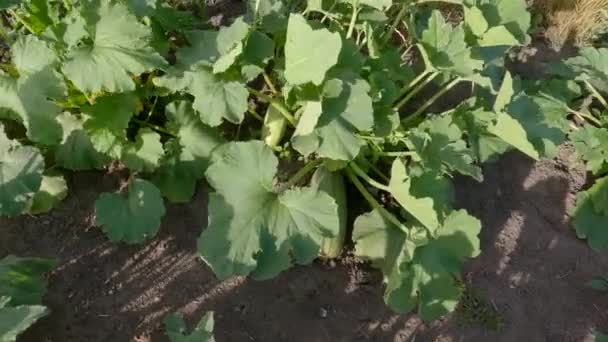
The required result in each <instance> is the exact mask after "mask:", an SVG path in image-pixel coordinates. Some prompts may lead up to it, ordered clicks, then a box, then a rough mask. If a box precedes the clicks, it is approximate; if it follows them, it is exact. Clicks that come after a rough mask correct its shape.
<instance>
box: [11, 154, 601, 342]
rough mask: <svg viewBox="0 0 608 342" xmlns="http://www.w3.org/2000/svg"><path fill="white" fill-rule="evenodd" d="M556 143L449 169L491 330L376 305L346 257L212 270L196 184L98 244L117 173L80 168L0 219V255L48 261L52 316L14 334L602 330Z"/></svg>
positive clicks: (269, 335)
mask: <svg viewBox="0 0 608 342" xmlns="http://www.w3.org/2000/svg"><path fill="white" fill-rule="evenodd" d="M571 159H572V158H571V153H570V149H568V148H563V149H562V151H561V153H560V156H559V158H557V159H556V160H544V161H541V162H538V163H534V162H533V161H531V160H529V159H527V158H526V157H524V156H522V155H521V154H518V153H511V154H508V155H506V156H505V157H503V158H502V159H501V160H500V161H498V162H496V163H494V164H491V165H488V166H486V167H485V169H484V174H485V181H484V182H483V183H481V184H479V183H477V182H475V181H473V180H470V179H466V178H459V179H457V180H456V185H457V202H458V204H459V206H461V207H464V208H466V209H468V210H470V211H471V213H473V214H474V215H476V216H477V217H479V218H480V219H481V220H482V222H483V231H482V234H481V241H482V248H483V253H482V254H481V256H480V257H478V258H477V259H475V260H472V261H471V262H469V263H467V265H466V268H465V272H464V276H465V280H466V282H467V283H469V286H470V287H472V288H474V289H476V290H477V291H479V292H480V293H482V294H483V298H484V299H485V300H486V301H487V302H488V303H491V305H492V306H493V307H495V308H496V309H497V310H498V312H499V314H500V315H501V316H502V320H503V328H502V329H500V330H499V331H493V330H492V329H489V328H487V327H484V326H483V325H479V324H465V322H463V320H462V319H460V318H459V315H458V314H455V315H452V316H449V317H446V318H445V319H443V320H441V321H439V322H435V323H433V324H430V325H427V324H424V323H423V322H421V321H420V320H419V319H418V318H417V317H416V316H415V315H396V314H394V313H392V312H391V311H390V310H389V309H387V308H386V307H385V305H384V304H383V302H382V284H381V279H380V275H379V274H378V273H376V272H375V271H373V270H371V269H370V268H369V267H367V266H366V265H365V264H361V263H358V262H356V261H355V260H353V258H350V257H348V256H345V257H344V258H342V259H340V260H337V261H335V262H317V263H315V264H314V265H312V266H309V267H298V268H295V269H293V270H291V271H289V272H286V273H284V274H283V275H281V276H280V277H278V278H277V279H274V280H271V281H266V282H255V281H251V280H247V279H244V278H235V279H230V280H227V281H223V282H222V281H218V280H216V279H215V277H214V276H213V274H212V273H211V271H210V270H209V269H208V268H207V267H206V266H205V265H203V264H202V263H201V262H200V261H199V260H198V259H197V257H196V255H195V247H196V238H197V236H198V235H199V234H200V232H201V230H202V229H203V227H204V226H205V224H206V189H205V188H204V187H203V186H201V188H200V189H199V191H198V194H197V196H196V198H195V200H194V202H193V203H191V204H189V205H180V206H177V205H169V206H168V214H167V216H166V218H165V219H164V221H163V225H162V229H161V233H160V234H159V235H158V237H157V238H155V239H154V240H152V241H150V242H148V243H147V244H145V245H143V246H135V247H129V246H125V245H116V244H112V243H109V242H107V241H106V239H105V237H104V235H103V234H102V233H101V232H100V230H99V229H97V228H95V227H94V226H93V225H92V215H93V203H94V201H95V199H96V197H97V195H98V194H99V193H100V192H101V191H113V190H116V189H117V188H119V187H120V182H121V178H120V177H119V176H118V175H103V174H99V173H80V174H76V175H73V176H72V177H71V180H70V188H71V189H72V192H71V194H70V196H69V198H68V199H67V200H66V202H65V203H64V204H63V205H62V206H61V207H60V208H59V209H57V210H55V211H54V212H52V213H50V214H48V215H43V216H40V217H21V218H16V219H10V220H9V219H1V220H0V227H2V235H3V236H2V239H0V241H2V245H1V246H0V248H1V249H0V255H5V254H7V253H12V254H17V255H22V256H43V257H56V258H59V260H60V262H61V266H60V267H58V268H57V269H56V270H55V271H53V272H52V273H51V274H50V276H49V281H50V289H49V292H48V295H47V296H46V298H45V303H46V304H47V305H49V306H50V308H51V309H52V310H53V313H52V314H51V315H50V316H49V317H48V318H46V319H44V320H43V321H42V322H40V323H39V324H37V325H36V326H35V327H34V329H33V330H31V331H29V332H28V333H26V334H25V335H24V336H22V338H20V341H21V342H30V341H32V342H33V341H52V342H63V341H88V342H102V341H103V342H105V341H116V342H118V341H165V338H164V337H163V335H162V329H161V320H162V317H163V316H164V315H165V314H167V313H168V312H171V311H179V312H182V313H184V314H185V315H186V317H187V318H188V321H189V322H190V323H192V322H193V321H194V320H195V319H196V318H197V317H200V316H201V314H202V313H203V312H204V311H207V310H214V311H215V312H216V314H217V328H216V335H217V340H218V341H220V342H228V341H235V342H241V341H242V342H246V341H268V342H274V341H294V342H325V341H327V342H330V341H332V342H333V341H345V342H347V341H387V342H389V341H391V342H404V341H418V342H420V341H505V342H507V341H509V342H510V341H531V342H532V341H539V342H540V341H547V342H548V341H551V342H553V341H590V336H591V333H592V331H594V330H595V329H599V330H603V331H608V295H606V294H602V293H600V292H597V291H595V290H593V289H591V288H590V287H588V286H587V285H586V283H588V282H589V281H590V280H591V279H592V278H593V277H595V276H597V275H600V274H608V257H607V256H602V255H598V254H596V253H593V252H592V251H591V250H590V249H589V248H588V247H587V245H586V244H585V242H584V241H581V240H578V239H577V238H576V236H575V234H574V232H573V230H572V229H571V227H570V225H569V220H570V217H569V216H568V210H569V209H570V208H571V207H572V205H573V200H574V194H575V193H576V192H577V191H579V190H580V189H581V188H583V187H584V186H585V182H586V174H585V172H584V170H582V169H581V166H580V165H574V164H573V163H572V162H571Z"/></svg>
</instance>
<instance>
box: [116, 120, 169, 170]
mask: <svg viewBox="0 0 608 342" xmlns="http://www.w3.org/2000/svg"><path fill="white" fill-rule="evenodd" d="M164 153H165V151H164V150H163V144H161V142H160V135H159V134H158V133H156V132H154V131H153V130H152V129H150V128H144V129H141V130H140V131H139V133H138V134H137V138H136V140H135V143H132V144H129V146H127V147H126V148H125V151H124V153H123V158H122V161H123V162H124V163H125V165H126V166H127V167H128V168H129V169H131V170H135V171H143V172H153V171H154V170H155V169H156V168H157V167H158V165H159V162H160V159H161V158H162V157H163V155H164Z"/></svg>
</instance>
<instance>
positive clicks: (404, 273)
mask: <svg viewBox="0 0 608 342" xmlns="http://www.w3.org/2000/svg"><path fill="white" fill-rule="evenodd" d="M480 230H481V223H480V222H479V220H477V219H476V218H474V217H472V216H470V215H469V214H467V212H466V211H464V210H459V211H454V212H453V213H452V214H450V215H449V216H448V217H447V218H446V219H445V221H444V223H443V225H442V227H440V228H439V229H438V230H437V236H436V238H435V239H432V240H430V241H429V242H428V244H426V245H424V246H421V247H418V248H417V249H416V251H415V252H414V256H413V259H412V260H411V261H409V262H402V263H401V264H400V265H398V266H396V267H394V268H393V270H392V272H391V273H390V275H388V280H387V289H386V294H385V300H386V302H387V304H388V305H389V306H390V307H391V308H392V309H393V310H396V311H398V312H402V313H406V312H409V311H411V310H413V309H414V308H415V307H416V306H418V313H419V315H420V317H421V318H422V319H423V320H425V321H432V320H435V319H437V318H439V317H441V316H442V315H444V314H447V313H449V312H450V311H453V310H454V309H455V308H456V305H457V303H458V300H459V298H460V295H461V287H460V286H459V285H458V284H457V283H456V281H455V279H454V277H458V276H459V274H460V265H461V263H462V261H464V260H465V259H466V258H473V257H476V256H477V255H479V253H480V250H479V238H478V237H477V235H478V234H479V232H480Z"/></svg>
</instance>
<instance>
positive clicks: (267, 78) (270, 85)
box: [262, 71, 279, 94]
mask: <svg viewBox="0 0 608 342" xmlns="http://www.w3.org/2000/svg"><path fill="white" fill-rule="evenodd" d="M262 76H263V77H264V82H266V85H267V86H268V88H269V89H270V91H271V92H272V93H273V94H279V91H278V90H277V88H276V87H275V86H274V83H272V79H271V78H270V76H269V75H268V74H267V73H266V71H262Z"/></svg>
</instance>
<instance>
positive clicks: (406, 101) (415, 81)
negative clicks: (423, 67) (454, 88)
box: [395, 71, 439, 110]
mask: <svg viewBox="0 0 608 342" xmlns="http://www.w3.org/2000/svg"><path fill="white" fill-rule="evenodd" d="M426 74H427V71H425V72H423V73H422V74H421V75H420V76H418V77H417V78H416V79H415V80H413V81H412V83H411V84H412V86H410V85H408V86H406V87H405V88H404V89H403V90H402V93H405V92H407V91H408V90H409V88H411V87H413V86H414V85H416V83H419V82H420V80H422V79H423V78H424V77H421V76H426ZM438 75H439V72H434V73H432V74H431V76H429V78H427V79H426V80H424V82H422V83H420V84H418V86H416V87H415V88H414V89H412V91H410V93H409V94H407V96H405V97H404V98H403V99H401V101H399V102H398V103H397V104H396V105H395V109H397V110H399V109H401V107H403V106H404V105H405V104H406V103H408V102H409V101H410V100H411V99H412V98H413V97H414V96H416V94H418V93H419V92H420V91H421V90H422V88H424V87H426V85H427V84H429V83H431V81H433V79H435V77H437V76H438Z"/></svg>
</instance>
